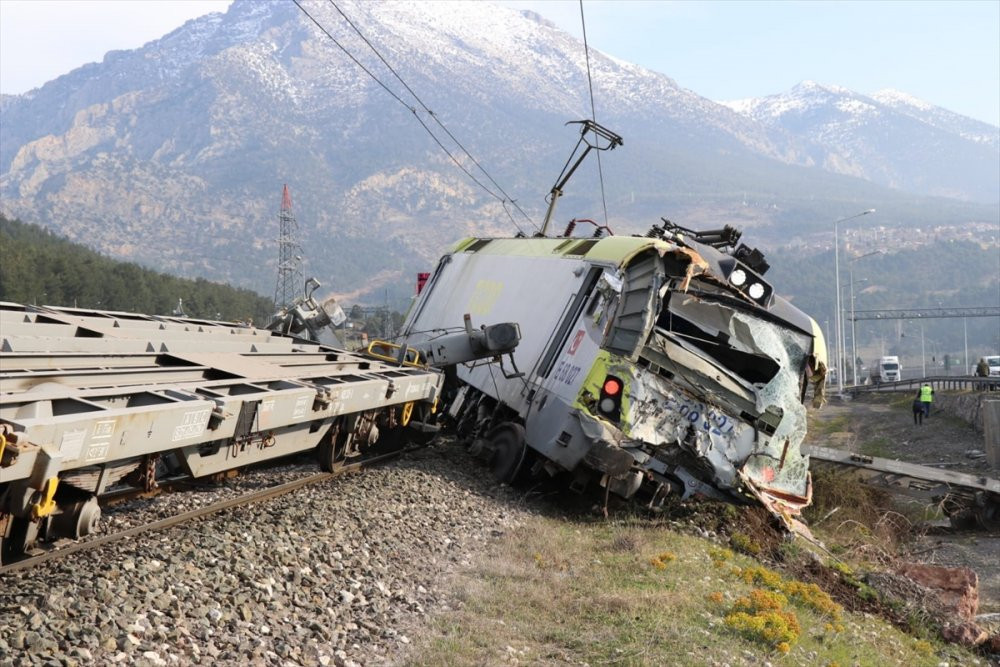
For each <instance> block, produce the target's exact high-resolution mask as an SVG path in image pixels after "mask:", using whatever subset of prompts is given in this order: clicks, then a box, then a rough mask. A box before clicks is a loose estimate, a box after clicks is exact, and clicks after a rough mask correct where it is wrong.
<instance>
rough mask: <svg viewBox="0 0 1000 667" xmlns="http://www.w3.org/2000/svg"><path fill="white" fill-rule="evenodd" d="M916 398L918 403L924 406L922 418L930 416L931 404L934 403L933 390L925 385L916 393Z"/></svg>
mask: <svg viewBox="0 0 1000 667" xmlns="http://www.w3.org/2000/svg"><path fill="white" fill-rule="evenodd" d="M917 397H918V398H919V399H920V402H921V403H923V404H924V417H930V416H931V403H933V402H934V388H933V387H931V386H930V385H929V384H925V385H924V386H922V387H920V391H918V392H917Z"/></svg>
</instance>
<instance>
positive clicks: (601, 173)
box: [580, 0, 608, 227]
mask: <svg viewBox="0 0 1000 667" xmlns="http://www.w3.org/2000/svg"><path fill="white" fill-rule="evenodd" d="M580 25H581V26H582V27H583V53H584V55H585V56H586V58H587V87H588V88H589V89H590V120H592V121H594V124H595V125H596V124H597V108H596V107H595V106H594V81H593V79H592V78H591V76H590V47H589V46H588V45H587V19H586V18H585V17H584V15H583V0H580ZM597 173H598V175H599V176H600V178H601V205H602V206H603V207H604V226H605V227H607V225H608V200H607V198H606V197H605V196H604V168H603V167H602V166H601V154H600V153H598V154H597Z"/></svg>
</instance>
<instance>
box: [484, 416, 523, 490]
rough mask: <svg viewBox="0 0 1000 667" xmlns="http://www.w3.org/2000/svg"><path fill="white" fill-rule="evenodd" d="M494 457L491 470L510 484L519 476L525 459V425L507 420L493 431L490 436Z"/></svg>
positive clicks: (498, 479)
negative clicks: (518, 473)
mask: <svg viewBox="0 0 1000 667" xmlns="http://www.w3.org/2000/svg"><path fill="white" fill-rule="evenodd" d="M490 445H491V449H492V450H493V458H492V460H491V461H490V471H491V472H492V473H493V478H494V479H496V480H497V481H498V482H501V483H506V484H509V483H510V482H512V481H513V480H514V478H515V477H516V476H517V472H518V470H519V469H520V467H521V462H522V461H524V454H525V450H526V449H527V448H526V446H525V442H524V427H523V426H521V425H520V424H515V423H513V422H507V423H505V424H501V425H500V426H498V427H497V428H496V430H494V431H493V435H492V437H491V438H490Z"/></svg>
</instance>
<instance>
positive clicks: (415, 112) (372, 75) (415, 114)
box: [292, 0, 537, 234]
mask: <svg viewBox="0 0 1000 667" xmlns="http://www.w3.org/2000/svg"><path fill="white" fill-rule="evenodd" d="M292 2H294V3H295V6H296V7H298V8H299V10H300V11H301V12H302V13H303V14H304V15H305V16H306V18H308V19H309V20H310V21H312V23H313V24H314V25H315V26H316V27H317V28H319V30H320V31H321V32H322V33H323V34H324V35H326V37H327V38H328V39H329V40H330V41H331V42H333V43H334V45H335V46H336V47H337V48H339V49H340V50H341V51H342V52H343V53H344V55H346V56H347V57H348V58H350V59H351V61H352V62H354V64H355V65H357V66H358V67H359V68H360V69H361V71H363V72H364V73H365V74H367V75H368V76H369V77H370V78H371V79H372V80H373V81H374V82H375V83H377V84H378V85H379V86H380V87H381V88H382V89H383V90H384V91H385V92H387V93H388V94H389V95H390V96H391V97H392V98H393V99H394V100H396V101H397V102H399V103H400V104H401V105H402V106H403V107H405V108H406V109H407V110H408V111H409V112H410V113H412V114H413V117H414V118H415V119H416V120H417V122H418V123H420V126H421V127H423V128H424V131H425V132H427V134H428V135H430V137H431V139H433V140H434V143H436V144H437V145H438V147H439V148H440V149H441V150H442V151H443V152H444V153H445V155H447V156H448V158H449V159H450V160H451V161H452V162H453V163H454V164H455V166H456V167H458V168H459V169H461V170H462V172H463V173H465V175H466V176H468V177H469V179H470V180H472V182H474V183H475V184H476V185H478V186H479V187H480V188H481V189H482V190H483V191H484V192H486V193H487V194H489V195H490V196H491V197H493V198H494V199H496V200H497V201H499V202H500V203H501V205H502V208H503V210H504V212H505V213H506V214H507V217H509V218H510V221H511V223H513V225H514V226H515V227H516V228H517V230H518V231H519V232H520V233H521V234H524V230H522V229H521V226H520V225H518V224H517V221H516V220H514V217H513V216H512V215H511V213H510V211H509V210H508V209H507V207H506V206H505V204H506V202H508V201H510V202H511V203H515V202H514V201H513V200H512V199H510V197H509V196H508V195H507V194H506V192H503V190H502V189H501V188H499V186H497V187H498V189H500V190H501V192H503V195H502V196H501V195H498V194H497V193H496V192H494V191H493V190H491V189H490V188H489V187H487V186H486V184H485V183H483V182H482V181H481V180H479V179H478V178H476V176H475V175H474V174H473V173H472V172H470V171H469V170H468V169H467V168H466V167H465V165H463V164H462V163H461V161H459V160H458V158H456V157H455V156H454V155H453V154H452V153H451V151H450V150H448V147H447V146H445V145H444V143H443V142H442V141H441V140H440V139H439V138H438V136H437V135H436V134H434V132H433V130H431V128H430V127H429V126H428V125H427V123H425V122H424V120H423V119H422V118H421V117H420V115H419V114H418V110H417V108H416V107H414V106H413V105H411V104H408V103H407V102H406V101H405V100H404V99H403V98H402V97H400V96H399V95H397V94H396V93H395V91H393V90H392V89H391V88H389V86H387V85H386V84H385V83H383V82H382V80H381V79H379V78H378V77H377V76H376V75H375V73H374V72H372V71H371V70H370V69H369V68H368V67H366V66H365V65H364V63H362V62H361V61H360V60H358V58H357V57H355V56H354V54H353V53H351V52H350V50H349V49H348V48H347V47H345V46H344V45H343V44H341V43H340V42H339V41H338V40H337V39H336V38H335V37H334V36H333V35H332V34H331V33H330V31H329V30H327V29H326V28H325V27H324V26H323V25H322V24H321V23H320V22H319V21H318V20H317V19H316V18H315V17H314V16H313V15H312V14H310V13H309V11H308V10H307V9H306V8H305V7H304V6H303V5H302V3H301V2H300V0H292ZM331 4H334V3H333V2H332V0H331ZM334 7H335V8H336V5H335V4H334ZM337 11H338V12H339V11H340V9H339V8H337ZM341 15H343V12H341ZM345 18H346V17H345ZM352 27H353V24H352ZM355 31H357V29H356V28H355ZM358 34H359V35H360V32H359V33H358ZM361 38H362V39H365V38H364V36H363V35H361ZM365 42H366V43H368V44H369V46H370V47H371V48H372V50H375V48H374V47H373V46H371V44H370V43H369V42H368V40H365ZM376 55H379V54H378V53H377V51H376ZM379 58H380V59H381V60H382V62H383V63H385V59H384V58H382V56H381V55H379ZM385 64H386V66H387V67H388V63H385ZM391 70H392V68H390V71H391ZM393 74H395V72H394V71H393ZM396 77H397V78H399V75H398V74H396ZM400 81H402V79H400ZM403 86H404V87H406V89H407V90H408V91H410V94H412V95H413V96H414V98H417V96H416V95H415V94H414V93H413V91H412V90H411V89H410V88H409V86H407V85H406V84H405V82H404V83H403ZM417 100H418V102H419V98H417ZM420 104H421V106H423V103H422V102H420ZM424 109H425V110H426V111H428V112H430V110H429V109H427V108H426V107H424ZM430 115H431V117H432V118H434V119H435V121H436V122H437V123H438V124H439V125H441V122H440V120H439V119H437V117H436V116H434V114H433V113H431V114H430ZM442 127H443V125H442ZM446 132H447V130H446ZM448 135H449V136H451V134H450V133H448ZM452 140H453V141H455V143H456V144H458V141H457V140H455V139H454V137H452ZM458 145H459V146H460V144H458ZM462 150H463V152H465V154H466V155H469V153H468V151H465V149H464V147H463V148H462ZM469 157H470V158H471V157H472V156H471V155H469ZM472 161H473V162H475V163H476V166H478V167H479V168H480V170H482V171H483V173H485V174H486V175H487V177H488V178H490V180H491V181H493V179H492V178H491V177H490V176H489V174H488V173H486V170H485V169H483V168H482V166H481V165H480V164H479V163H478V162H476V161H475V159H473V160H472ZM494 183H495V181H494ZM515 205H516V203H515ZM518 210H520V207H518ZM522 214H523V211H522ZM524 215H525V218H526V219H527V220H528V221H529V222H531V224H532V226H535V227H536V229H537V226H536V225H535V223H534V222H532V221H531V219H530V218H528V216H527V214H524Z"/></svg>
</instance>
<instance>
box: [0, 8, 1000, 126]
mask: <svg viewBox="0 0 1000 667" xmlns="http://www.w3.org/2000/svg"><path fill="white" fill-rule="evenodd" d="M228 4H229V2H228V0H215V1H214V2H213V1H211V0H141V1H133V2H126V1H125V0H111V1H107V0H103V1H100V0H69V1H66V0H62V1H59V2H52V1H51V0H0V92H4V93H22V92H25V91H27V90H30V89H31V88H34V87H37V86H39V85H41V84H43V83H44V82H45V81H48V80H49V79H52V78H55V77H56V76H58V75H60V74H63V73H65V72H68V71H69V70H71V69H73V68H74V67H78V66H80V65H82V64H84V63H87V62H94V61H99V60H101V59H102V58H103V56H104V53H105V52H107V51H109V50H112V49H125V48H136V47H138V46H141V45H142V44H143V43H145V42H147V41H149V40H151V39H155V38H157V37H159V36H161V35H163V34H166V33H167V32H169V31H170V30H173V29H174V28H176V27H178V26H179V25H181V23H183V22H184V21H185V20H186V19H188V18H192V17H194V16H198V15H200V14H203V13H207V12H209V11H221V10H224V9H225V7H226V6H227V5H228ZM501 4H504V5H507V6H510V7H516V8H529V9H532V10H533V11H536V12H538V13H539V14H541V15H543V16H545V17H546V18H548V19H549V20H551V21H553V22H554V23H555V24H556V25H558V26H560V27H561V28H563V29H565V30H567V31H569V32H571V33H572V34H574V35H576V36H580V34H581V33H580V8H579V3H578V2H577V1H576V0H508V1H505V2H502V3H501ZM584 7H585V10H586V17H587V33H588V38H589V41H590V44H591V46H593V47H594V48H597V49H600V50H601V51H604V52H606V53H609V54H611V55H614V56H617V57H619V58H621V59H623V60H628V61H631V62H635V63H638V64H640V65H643V66H644V67H648V68H649V69H653V70H656V71H659V72H663V73H664V74H667V75H668V76H670V77H672V78H673V79H675V80H676V81H677V82H678V83H679V84H680V85H682V86H684V87H685V88H689V89H691V90H693V91H694V92H696V93H698V94H700V95H703V96H705V97H708V98H710V99H714V100H730V99H738V98H743V97H760V96H764V95H769V94H773V93H779V92H782V91H785V90H788V89H789V88H791V87H792V86H794V85H795V84H796V83H798V82H799V81H802V80H805V79H812V80H814V81H818V82H820V83H826V84H835V85H840V86H844V87H846V88H850V89H852V90H856V91H858V92H861V93H873V92H875V91H877V90H880V89H882V88H895V89H897V90H901V91H903V92H905V93H909V94H911V95H914V96H916V97H919V98H921V99H924V100H926V101H928V102H931V103H932V104H936V105H938V106H942V107H945V108H946V109H950V110H952V111H957V112H959V113H962V114H965V115H967V116H971V117H973V118H977V119H979V120H983V121H986V122H989V123H991V124H993V125H1000V0H973V1H967V2H961V1H952V2H930V1H916V2H911V1H907V0H895V1H890V2H881V1H863V2H862V1H858V2H853V1H842V2H794V1H791V0H784V1H780V2H749V1H742V2H738V1H729V2H712V1H708V0H700V1H694V0H688V1H685V2H665V1H654V0H648V1H645V2H637V1H630V0H588V1H587V2H585V5H584ZM345 9H347V7H345Z"/></svg>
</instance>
